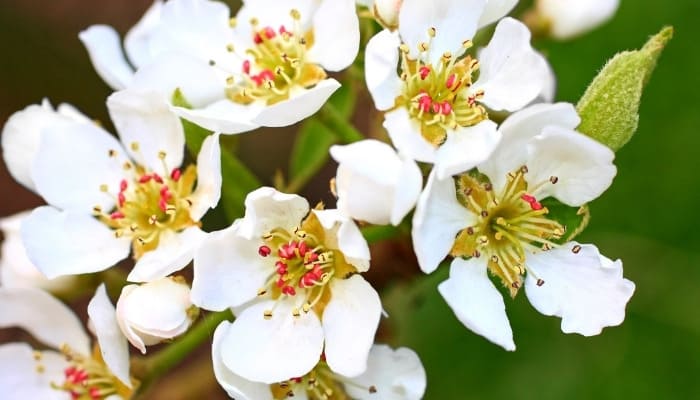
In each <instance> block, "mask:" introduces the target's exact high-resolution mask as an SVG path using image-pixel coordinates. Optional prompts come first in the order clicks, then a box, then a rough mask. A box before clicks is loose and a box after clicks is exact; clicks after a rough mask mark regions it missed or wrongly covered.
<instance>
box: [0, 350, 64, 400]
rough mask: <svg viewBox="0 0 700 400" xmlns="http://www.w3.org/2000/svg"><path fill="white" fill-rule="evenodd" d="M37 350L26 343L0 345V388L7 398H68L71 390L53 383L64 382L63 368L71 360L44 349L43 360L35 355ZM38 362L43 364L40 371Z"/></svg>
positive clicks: (55, 399) (11, 399) (62, 399)
mask: <svg viewBox="0 0 700 400" xmlns="http://www.w3.org/2000/svg"><path fill="white" fill-rule="evenodd" d="M35 355H36V352H35V351H34V349H32V348H31V347H29V345H27V344H26V343H7V344H2V345H0V369H1V370H2V374H0V387H2V389H3V391H4V392H5V393H4V395H3V398H5V399H7V400H24V399H49V400H68V399H70V396H69V394H68V392H62V391H59V390H56V389H54V388H53V387H51V384H52V383H55V382H61V381H63V379H65V378H64V375H63V370H64V369H65V368H66V367H68V362H67V361H66V360H65V358H64V357H63V356H61V355H60V354H58V353H56V352H54V351H42V352H41V360H40V361H37V360H36V359H35V358H34V357H35ZM38 365H41V366H42V369H41V372H39V371H38Z"/></svg>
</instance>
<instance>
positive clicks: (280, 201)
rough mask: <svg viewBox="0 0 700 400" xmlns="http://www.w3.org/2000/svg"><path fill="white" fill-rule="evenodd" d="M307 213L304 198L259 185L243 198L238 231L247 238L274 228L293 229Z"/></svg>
mask: <svg viewBox="0 0 700 400" xmlns="http://www.w3.org/2000/svg"><path fill="white" fill-rule="evenodd" d="M308 213H309V203H308V202H307V201H306V199H305V198H303V197H301V196H297V195H296V194H286V193H282V192H278V191H277V190H275V189H273V188H271V187H261V188H260V189H256V190H254V191H252V192H250V193H248V196H246V198H245V217H243V220H241V223H240V227H239V229H240V230H239V232H240V234H241V235H243V237H245V238H247V239H259V238H261V237H262V236H263V235H264V234H265V233H267V232H269V231H270V230H271V229H274V228H282V229H286V230H293V228H294V227H296V226H298V225H299V223H301V220H302V219H303V218H304V217H305V216H306V214H308Z"/></svg>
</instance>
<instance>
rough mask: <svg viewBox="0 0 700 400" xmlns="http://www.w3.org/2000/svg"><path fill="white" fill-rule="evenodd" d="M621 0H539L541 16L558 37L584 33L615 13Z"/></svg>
mask: <svg viewBox="0 0 700 400" xmlns="http://www.w3.org/2000/svg"><path fill="white" fill-rule="evenodd" d="M619 5H620V1H619V0H537V3H536V6H535V9H536V11H537V13H538V16H539V18H542V19H543V21H542V22H543V23H544V24H545V25H546V27H547V28H548V30H549V33H550V34H551V35H552V36H553V37H555V38H557V39H569V38H572V37H576V36H579V35H582V34H584V33H586V32H588V31H591V30H593V29H595V28H597V27H598V26H599V25H602V24H604V23H605V22H607V21H608V20H610V18H612V17H613V15H615V11H617V8H618V7H619Z"/></svg>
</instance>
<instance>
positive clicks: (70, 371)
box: [63, 365, 77, 378]
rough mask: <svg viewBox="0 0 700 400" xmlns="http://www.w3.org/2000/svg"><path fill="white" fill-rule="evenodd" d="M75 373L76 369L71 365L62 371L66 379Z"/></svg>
mask: <svg viewBox="0 0 700 400" xmlns="http://www.w3.org/2000/svg"><path fill="white" fill-rule="evenodd" d="M76 371H77V369H76V368H75V366H74V365H71V366H70V367H68V368H66V369H64V370H63V374H64V375H65V376H66V378H68V377H69V376H71V375H73V374H75V372H76Z"/></svg>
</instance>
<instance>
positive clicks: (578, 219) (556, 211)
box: [541, 197, 591, 243]
mask: <svg viewBox="0 0 700 400" xmlns="http://www.w3.org/2000/svg"><path fill="white" fill-rule="evenodd" d="M541 203H542V205H543V206H545V207H547V209H548V210H549V214H547V218H549V219H553V220H555V221H557V222H559V223H560V224H562V225H563V226H565V227H566V233H565V234H564V235H563V236H562V237H561V238H560V239H558V240H555V241H554V242H556V243H566V242H568V241H571V240H574V238H576V236H578V235H579V234H581V232H583V231H584V229H586V227H587V226H588V221H590V219H591V212H590V210H589V209H588V206H587V205H583V206H581V207H569V206H567V205H566V204H564V203H562V202H560V201H559V200H557V199H555V198H553V197H548V198H546V199H544V200H542V202H541Z"/></svg>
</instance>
